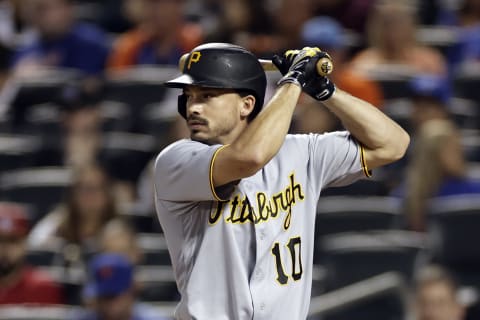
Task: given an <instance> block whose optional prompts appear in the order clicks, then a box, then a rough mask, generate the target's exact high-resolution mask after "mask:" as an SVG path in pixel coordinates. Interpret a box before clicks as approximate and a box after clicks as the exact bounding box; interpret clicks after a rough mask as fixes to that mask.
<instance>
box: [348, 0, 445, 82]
mask: <svg viewBox="0 0 480 320" xmlns="http://www.w3.org/2000/svg"><path fill="white" fill-rule="evenodd" d="M415 17H416V12H415V7H413V6H410V5H407V3H406V2H405V1H403V0H402V1H379V2H378V4H377V5H376V6H375V8H374V10H373V11H372V14H371V15H370V17H369V20H368V40H369V47H368V48H366V49H364V50H363V51H360V52H359V53H358V54H357V55H356V56H354V58H353V60H352V62H351V64H352V67H353V69H354V71H356V72H359V73H361V74H363V75H364V76H367V77H368V76H371V74H372V73H373V72H375V71H377V72H378V71H386V72H393V73H395V72H401V73H409V74H411V73H430V74H435V75H446V72H447V70H446V65H445V61H444V59H443V57H442V55H441V54H440V53H439V52H437V51H435V50H434V49H432V48H428V47H425V46H423V45H420V44H418V43H417V42H416V39H415V36H416V32H417V27H416V22H415ZM393 66H397V67H400V69H393Z"/></svg>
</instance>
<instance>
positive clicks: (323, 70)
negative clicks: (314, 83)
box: [317, 58, 333, 76]
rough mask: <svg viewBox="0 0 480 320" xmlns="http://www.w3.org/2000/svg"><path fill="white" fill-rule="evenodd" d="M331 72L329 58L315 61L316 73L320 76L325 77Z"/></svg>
mask: <svg viewBox="0 0 480 320" xmlns="http://www.w3.org/2000/svg"><path fill="white" fill-rule="evenodd" d="M332 71H333V63H332V60H330V59H329V58H321V59H319V60H318V61H317V72H318V74H319V75H320V76H327V75H329V74H330V73H332Z"/></svg>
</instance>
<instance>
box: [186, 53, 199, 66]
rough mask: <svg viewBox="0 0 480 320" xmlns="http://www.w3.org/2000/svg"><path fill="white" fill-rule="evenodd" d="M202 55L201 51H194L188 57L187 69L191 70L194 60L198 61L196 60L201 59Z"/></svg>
mask: <svg viewBox="0 0 480 320" xmlns="http://www.w3.org/2000/svg"><path fill="white" fill-rule="evenodd" d="M201 56H202V54H201V53H200V52H199V51H194V52H192V54H191V55H190V59H188V66H187V69H188V70H190V67H191V66H192V62H193V63H196V62H198V61H200V57H201Z"/></svg>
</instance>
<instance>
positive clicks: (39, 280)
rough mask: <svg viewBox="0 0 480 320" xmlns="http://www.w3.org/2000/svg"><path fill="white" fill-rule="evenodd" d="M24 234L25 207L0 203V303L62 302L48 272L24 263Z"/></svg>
mask: <svg viewBox="0 0 480 320" xmlns="http://www.w3.org/2000/svg"><path fill="white" fill-rule="evenodd" d="M27 234H28V219H27V215H26V210H25V208H23V207H22V206H20V205H17V204H13V203H0V305H1V304H20V303H21V304H23V303H38V304H61V303H62V302H63V297H62V292H61V288H60V286H58V285H57V284H55V283H54V281H53V280H52V279H51V278H50V277H49V276H48V275H46V274H43V273H42V272H40V271H38V270H36V269H35V268H33V267H28V266H26V265H25V263H24V261H25V254H26V236H27Z"/></svg>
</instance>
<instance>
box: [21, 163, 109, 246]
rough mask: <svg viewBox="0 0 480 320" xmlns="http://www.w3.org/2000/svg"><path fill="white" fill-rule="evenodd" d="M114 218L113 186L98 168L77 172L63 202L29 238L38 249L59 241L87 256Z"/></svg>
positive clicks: (89, 166)
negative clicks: (75, 246)
mask: <svg viewBox="0 0 480 320" xmlns="http://www.w3.org/2000/svg"><path fill="white" fill-rule="evenodd" d="M116 216H117V209H116V206H115V199H114V195H113V190H112V185H111V183H110V180H109V177H108V176H107V173H106V172H105V171H104V170H103V169H102V168H101V167H99V166H98V165H85V166H84V167H81V168H77V170H76V172H75V174H74V178H73V183H72V186H71V188H70V190H69V191H68V192H67V196H66V201H65V203H64V204H62V205H60V206H59V207H58V208H57V209H55V210H54V211H53V212H51V213H49V214H48V215H47V216H46V217H44V218H43V219H42V220H40V221H39V222H38V224H37V225H36V226H35V228H34V229H33V231H32V233H31V235H30V239H29V241H30V243H31V244H32V245H37V246H41V245H42V244H45V243H47V242H49V241H55V239H56V238H60V239H62V240H63V241H65V242H66V243H71V244H75V245H79V246H81V247H82V248H84V249H85V250H86V251H87V252H88V251H91V250H95V249H96V242H97V238H98V236H99V234H100V231H101V230H102V228H103V226H105V224H106V223H107V222H108V221H110V220H111V219H113V218H114V217H116Z"/></svg>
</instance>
